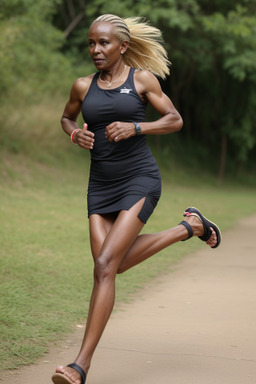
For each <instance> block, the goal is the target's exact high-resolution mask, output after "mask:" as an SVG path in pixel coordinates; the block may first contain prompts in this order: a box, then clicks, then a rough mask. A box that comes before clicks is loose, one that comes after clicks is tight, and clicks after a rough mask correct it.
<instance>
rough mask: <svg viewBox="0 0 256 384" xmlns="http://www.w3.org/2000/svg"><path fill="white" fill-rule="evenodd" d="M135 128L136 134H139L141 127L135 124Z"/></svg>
mask: <svg viewBox="0 0 256 384" xmlns="http://www.w3.org/2000/svg"><path fill="white" fill-rule="evenodd" d="M135 129H136V135H140V134H141V128H140V126H139V124H136V125H135Z"/></svg>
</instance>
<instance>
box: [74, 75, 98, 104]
mask: <svg viewBox="0 0 256 384" xmlns="http://www.w3.org/2000/svg"><path fill="white" fill-rule="evenodd" d="M94 75H95V74H92V75H89V76H86V77H79V78H78V79H76V80H75V82H74V83H73V85H72V88H71V93H70V95H71V98H75V99H80V100H83V99H84V98H85V96H86V94H87V92H88V90H89V88H90V85H91V82H92V80H93V77H94Z"/></svg>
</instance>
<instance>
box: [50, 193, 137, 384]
mask: <svg viewBox="0 0 256 384" xmlns="http://www.w3.org/2000/svg"><path fill="white" fill-rule="evenodd" d="M143 201H144V200H141V201H139V202H138V203H137V204H135V205H134V206H133V207H132V208H131V209H130V210H129V211H121V212H120V214H119V215H118V217H117V219H116V220H115V221H114V222H113V224H112V223H111V222H109V225H108V226H107V227H106V231H105V232H106V237H105V239H104V231H103V232H100V233H99V223H100V222H105V221H104V218H100V216H99V215H92V216H90V231H91V237H92V251H93V254H94V255H93V256H94V259H95V268H94V287H93V292H92V296H91V303H90V308H89V313H88V319H87V324H86V330H85V335H84V339H83V342H82V346H81V349H80V352H79V354H78V356H77V358H76V360H75V363H76V364H78V365H79V366H80V367H81V368H82V369H83V370H84V372H85V373H86V374H87V372H88V370H89V367H90V363H91V358H92V356H93V353H94V351H95V348H96V346H97V344H98V342H99V340H100V337H101V335H102V332H103V331H104V328H105V326H106V324H107V321H108V319H109V316H110V314H111V312H112V309H113V306H114V300H115V278H116V274H117V270H118V266H119V265H120V263H121V260H122V259H123V257H124V255H125V254H126V253H127V252H128V249H129V248H130V247H131V244H133V243H134V241H135V240H136V238H137V236H138V234H139V233H140V231H141V229H142V228H143V225H144V223H143V222H142V221H141V220H140V219H139V218H138V217H137V216H138V214H139V212H140V210H141V207H142V205H143ZM96 243H97V244H96ZM99 245H100V246H101V248H100V246H99ZM56 372H57V373H61V374H63V375H64V376H66V377H68V378H69V379H70V380H71V381H72V382H73V383H75V384H76V383H77V384H80V382H81V379H80V375H79V374H78V373H77V372H76V371H75V370H74V369H73V368H70V367H62V366H59V367H58V368H57V370H56Z"/></svg>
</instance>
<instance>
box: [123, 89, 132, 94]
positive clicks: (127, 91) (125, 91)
mask: <svg viewBox="0 0 256 384" xmlns="http://www.w3.org/2000/svg"><path fill="white" fill-rule="evenodd" d="M130 91H132V89H129V88H122V89H120V93H126V94H129V93H130Z"/></svg>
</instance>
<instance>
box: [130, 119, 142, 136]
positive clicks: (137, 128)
mask: <svg viewBox="0 0 256 384" xmlns="http://www.w3.org/2000/svg"><path fill="white" fill-rule="evenodd" d="M132 123H133V124H134V127H135V135H136V136H139V135H141V126H140V125H139V123H136V122H135V121H133V122H132Z"/></svg>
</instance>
